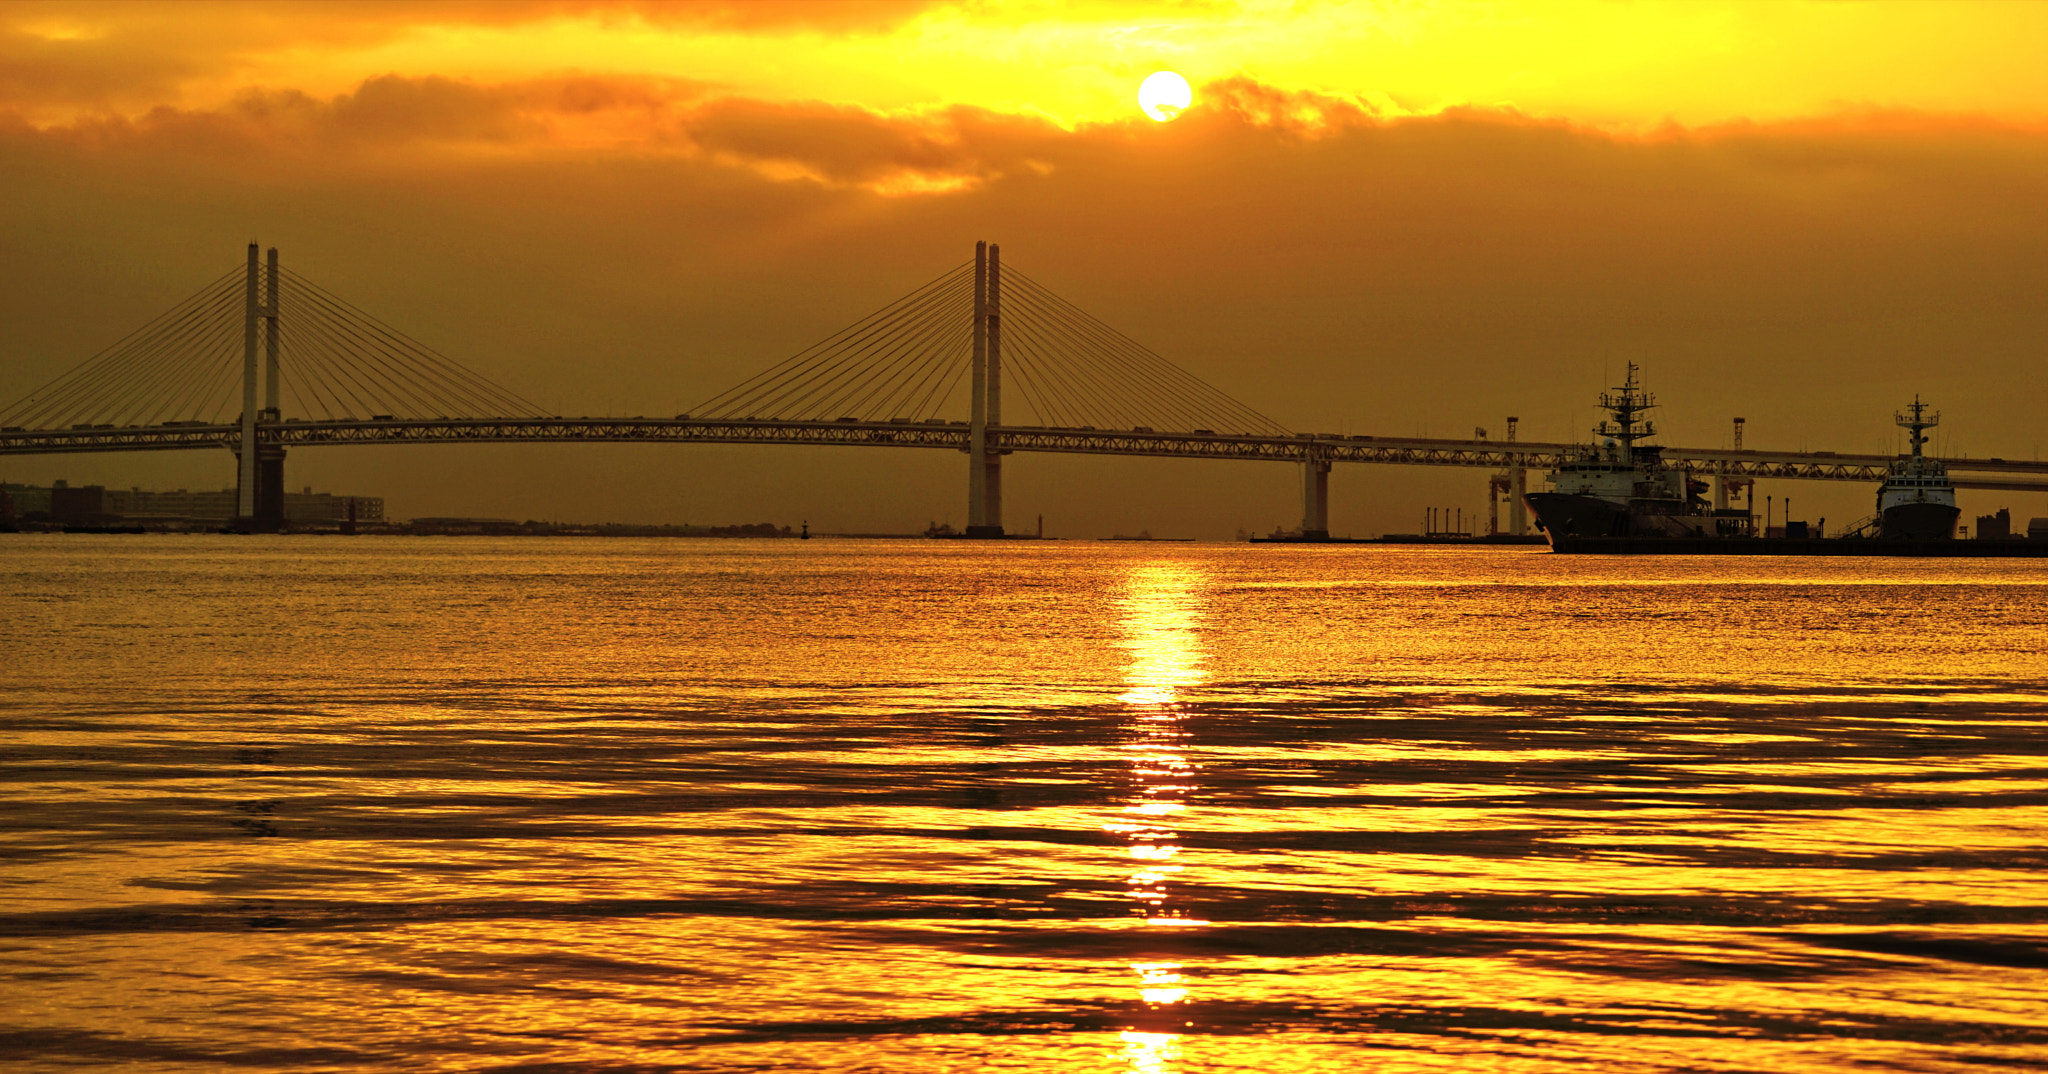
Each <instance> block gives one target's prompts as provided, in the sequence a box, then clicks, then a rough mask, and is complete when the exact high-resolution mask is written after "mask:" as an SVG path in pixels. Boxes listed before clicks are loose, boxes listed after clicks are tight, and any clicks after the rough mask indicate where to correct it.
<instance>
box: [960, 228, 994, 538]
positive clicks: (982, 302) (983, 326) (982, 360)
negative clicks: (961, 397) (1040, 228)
mask: <svg viewBox="0 0 2048 1074" xmlns="http://www.w3.org/2000/svg"><path fill="white" fill-rule="evenodd" d="M1002 294H1003V262H1002V248H1001V247H999V246H993V245H990V244H989V243H986V242H977V243H975V244H974V384H973V389H972V390H973V392H974V403H973V411H972V417H971V420H970V421H969V422H968V430H967V435H968V438H969V440H970V444H969V447H968V457H967V536H969V537H1001V536H1002V535H1003V453H1002V450H1001V449H1000V448H999V447H997V446H996V445H995V443H994V442H993V441H994V433H995V430H996V429H998V428H1000V427H1001V426H1002V422H1003V332H1002Z"/></svg>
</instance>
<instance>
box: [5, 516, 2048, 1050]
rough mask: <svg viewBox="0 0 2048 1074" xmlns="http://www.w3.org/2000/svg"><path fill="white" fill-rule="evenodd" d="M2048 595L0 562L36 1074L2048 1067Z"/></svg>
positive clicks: (1072, 568) (60, 551)
mask: <svg viewBox="0 0 2048 1074" xmlns="http://www.w3.org/2000/svg"><path fill="white" fill-rule="evenodd" d="M2044 597H2048V561H2042V560H2009V561H1999V560H1976V561H1924V560H1923V561H1912V560H1892V561H1842V560H1811V559H1809V560H1800V559H1766V558H1748V557H1744V558H1740V559H1735V560H1726V561H1720V560H1713V559H1706V558H1658V559H1639V558H1630V559H1619V560H1617V559H1604V558H1595V557H1559V556H1551V555H1549V554H1547V553H1543V552H1541V551H1535V550H1526V549H1512V550H1447V549H1401V548H1373V547H1325V548H1274V547H1252V546H1245V545H1173V544H1164V545H1161V544H1155V545H1142V544H1097V543H1078V542H1076V543H1052V542H1046V543H1026V542H1015V543H1008V544H1002V545H996V546H991V545H987V544H972V543H965V542H862V541H824V540H819V541H809V542H799V541H647V542H636V541H623V540H587V541H584V540H574V539H555V540H543V539H527V540H487V539H474V540H470V539H408V538H358V539H353V540H350V539H342V538H331V537H330V538H315V537H277V538H231V537H191V538H177V537H104V538H101V537H90V536H70V537H57V536H50V537H32V536H9V537H4V538H0V616H4V617H0V661H4V663H0V669H4V671H0V674H4V676H5V678H4V681H5V684H6V687H5V690H4V692H0V853H4V857H0V1063H4V1064H6V1065H7V1066H8V1067H9V1068H10V1069H19V1070H25V1071H35V1070H66V1069H80V1068H86V1067H92V1068H100V1069H119V1070H136V1071H153V1070H161V1071H199V1070H221V1069H235V1068H240V1069H253V1070H293V1071H313V1070H318V1071H533V1072H541V1071H547V1072H555V1071H561V1072H570V1071H659V1070H802V1069H834V1070H847V1071H946V1070H960V1071H968V1070H985V1069H1033V1070H1048V1069H1050V1070H1063V1071H1064V1070H1074V1071H1106V1072H1109V1071H1114V1072H1134V1074H1154V1072H1157V1074H1168V1072H1181V1071H1186V1072H1203V1071H1252V1070H1259V1071H1285V1070H1338V1069H1369V1070H1384V1071H1424V1070H1460V1071H1464V1070H1488V1071H1550V1070H1567V1069H1569V1070H1573V1071H1793V1070H1796V1071H1852V1070H1853V1071H1869V1070H1913V1071H1964V1070H1971V1071H1981V1070H1986V1069H2001V1068H2012V1069H2019V1068H2024V1067H2029V1066H2033V1065H2035V1064H2038V1063H2041V1062H2043V1061H2044V1059H2048V879H2044V874H2043V870H2042V867H2043V865H2044V863H2048V849H2044V845H2043V844H2044V839H2043V837H2044V833H2048V812H2044V804H2048V759H2044V753H2048V749H2044V740H2043V730H2044V724H2048V656H2044V655H2043V649H2044V645H2048V601H2044Z"/></svg>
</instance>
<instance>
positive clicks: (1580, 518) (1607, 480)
mask: <svg viewBox="0 0 2048 1074" xmlns="http://www.w3.org/2000/svg"><path fill="white" fill-rule="evenodd" d="M1637 372H1638V370H1637V368H1636V364H1635V363H1634V362H1630V363H1629V366H1628V377H1627V378H1626V380H1625V381H1624V382H1623V384H1622V386H1621V387H1619V388H1615V389H1613V390H1611V391H1608V392H1603V393H1602V394H1601V396H1600V406H1601V408H1602V409H1604V410H1606V411H1607V413H1608V419H1607V420H1605V421H1602V422H1601V423H1600V424H1599V425H1597V426H1595V427H1594V429H1593V432H1594V434H1595V436H1596V437H1598V438H1599V439H1598V440H1597V441H1596V442H1595V443H1593V444H1589V445H1586V446H1585V447H1583V448H1580V449H1579V450H1578V451H1577V452H1575V453H1574V454H1572V455H1570V456H1568V457H1567V458H1565V459H1564V460H1563V461H1561V462H1560V463H1559V464H1558V467H1557V469H1555V470H1552V471H1551V472H1550V474H1549V480H1550V491H1549V492H1532V493H1529V494H1528V495H1526V496H1524V497H1523V501H1524V502H1525V503H1527V504H1528V505H1529V510H1530V511H1532V512H1534V513H1535V515H1536V527H1537V528H1538V529H1540V530H1542V531H1543V533H1544V535H1545V536H1546V537H1548V538H1549V539H1550V543H1551V546H1552V547H1553V548H1554V547H1556V546H1557V542H1558V539H1559V538H1562V537H1737V536H1748V535H1750V533H1751V532H1752V528H1753V526H1754V522H1753V520H1752V518H1751V516H1750V513H1749V512H1748V511H1746V510H1736V511H1730V510H1719V511H1717V510H1715V509H1714V508H1713V507H1712V506H1711V505H1709V504H1708V503H1707V501H1706V500H1705V498H1703V497H1702V496H1701V495H1700V493H1701V492H1703V491H1705V489H1706V487H1707V486H1706V485H1704V484H1703V483H1701V482H1697V481H1693V480H1692V479H1691V478H1690V477H1688V476H1687V475H1686V473H1685V472H1684V471H1682V470H1679V469H1676V468H1674V467H1670V466H1667V465H1665V463H1664V457H1663V450H1664V449H1663V448H1661V447H1656V446H1653V445H1649V444H1644V443H1642V442H1641V441H1644V440H1647V439H1649V438H1650V437H1652V436H1655V435H1656V432H1657V429H1656V426H1655V425H1654V424H1653V423H1652V422H1651V421H1650V420H1649V419H1648V418H1647V417H1645V416H1644V415H1645V414H1646V413H1647V412H1648V411H1650V410H1653V409H1655V408H1656V405H1657V403H1656V397H1655V396H1653V395H1651V394H1650V393H1649V392H1647V391H1644V390H1643V388H1642V385H1641V384H1640V383H1639V381H1638V380H1637Z"/></svg>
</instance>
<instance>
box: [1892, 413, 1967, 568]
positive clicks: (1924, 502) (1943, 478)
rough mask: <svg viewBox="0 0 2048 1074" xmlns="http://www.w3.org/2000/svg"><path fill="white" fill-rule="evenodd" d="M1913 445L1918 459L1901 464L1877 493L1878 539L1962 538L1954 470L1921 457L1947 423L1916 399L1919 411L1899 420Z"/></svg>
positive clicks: (1910, 458) (1898, 462)
mask: <svg viewBox="0 0 2048 1074" xmlns="http://www.w3.org/2000/svg"><path fill="white" fill-rule="evenodd" d="M1893 420H1894V421H1896V422H1897V423H1898V426H1899V428H1901V429H1905V430H1906V431H1907V432H1908V433H1909V434H1910V435H1911V439H1912V443H1913V453H1912V454H1911V455H1907V456H1906V457H1904V458H1901V459H1897V460H1895V461H1893V463H1892V464H1891V469H1890V472H1888V473H1887V474H1885V478H1884V484H1882V485H1879V486H1878V488H1877V535H1878V537H1879V538H1881V539H1893V540H1918V541H1929V540H1948V539H1950V538H1953V537H1954V536H1955V533H1956V516H1958V515H1960V514H1961V513H1962V511H1961V509H1960V508H1958V507H1957V506H1956V487H1955V485H1954V483H1952V482H1951V481H1949V479H1948V467H1946V466H1944V465H1942V463H1941V460H1939V459H1931V458H1928V457H1927V456H1926V455H1924V454H1922V453H1921V450H1920V449H1921V447H1922V446H1923V445H1925V444H1926V443H1927V430H1929V429H1932V428H1934V427H1935V426H1936V425H1938V424H1940V423H1941V415H1940V414H1938V413H1929V411H1928V409H1927V404H1925V403H1922V402H1921V401H1920V397H1919V396H1917V395H1916V396H1914V397H1913V405H1912V406H1911V407H1908V408H1907V411H1906V412H1905V413H1902V414H1897V415H1894V417H1893Z"/></svg>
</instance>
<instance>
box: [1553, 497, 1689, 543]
mask: <svg viewBox="0 0 2048 1074" xmlns="http://www.w3.org/2000/svg"><path fill="white" fill-rule="evenodd" d="M1522 500H1523V502H1525V503H1527V504H1528V505H1529V510H1530V512H1531V513H1533V514H1534V515H1535V516H1536V523H1537V525H1538V526H1540V527H1541V528H1542V530H1543V533H1544V535H1545V536H1547V537H1550V538H1551V544H1552V545H1553V546H1555V545H1556V543H1557V542H1556V538H1558V537H1711V536H1714V533H1715V521H1714V518H1713V516H1711V515H1704V514H1692V513H1685V512H1682V511H1680V510H1677V509H1676V508H1677V507H1678V505H1677V503H1676V501H1665V500H1636V501H1632V502H1631V503H1629V504H1619V503H1615V502H1614V501H1613V500H1608V499H1603V498H1601V497H1598V496H1581V495H1578V494H1576V493H1570V492H1532V493H1529V494H1528V495H1527V496H1524V497H1522Z"/></svg>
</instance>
